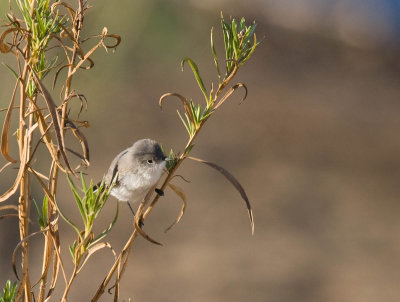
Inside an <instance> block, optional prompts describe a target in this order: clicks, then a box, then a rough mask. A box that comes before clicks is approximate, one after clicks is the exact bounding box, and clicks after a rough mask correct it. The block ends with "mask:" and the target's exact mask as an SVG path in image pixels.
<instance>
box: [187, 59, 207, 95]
mask: <svg viewBox="0 0 400 302" xmlns="http://www.w3.org/2000/svg"><path fill="white" fill-rule="evenodd" d="M185 62H188V63H189V66H190V68H191V69H192V71H193V74H194V76H195V78H196V81H197V84H198V85H199V87H200V89H201V91H202V92H203V95H204V98H205V99H206V102H208V97H207V91H206V88H205V86H204V83H203V80H202V79H201V76H200V73H199V68H198V67H197V65H196V63H195V62H194V61H193V60H192V59H190V58H185V59H183V60H182V62H181V68H182V71H183V67H184V65H185Z"/></svg>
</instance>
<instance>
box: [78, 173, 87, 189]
mask: <svg viewBox="0 0 400 302" xmlns="http://www.w3.org/2000/svg"><path fill="white" fill-rule="evenodd" d="M80 174H81V182H82V190H83V191H84V192H86V191H87V190H88V189H87V187H86V182H85V179H84V178H83V173H82V172H81V173H80Z"/></svg>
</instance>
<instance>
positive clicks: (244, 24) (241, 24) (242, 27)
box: [240, 17, 246, 31]
mask: <svg viewBox="0 0 400 302" xmlns="http://www.w3.org/2000/svg"><path fill="white" fill-rule="evenodd" d="M245 27H246V20H245V19H244V17H242V19H241V20H240V31H242V30H243V29H245Z"/></svg>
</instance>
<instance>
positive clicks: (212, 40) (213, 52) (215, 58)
mask: <svg viewBox="0 0 400 302" xmlns="http://www.w3.org/2000/svg"><path fill="white" fill-rule="evenodd" d="M213 31H214V28H213V27H211V52H212V54H213V57H214V63H215V67H216V68H217V72H218V81H219V82H220V83H221V82H222V80H221V72H220V70H219V64H218V57H217V52H216V50H215V46H214V39H213ZM211 99H212V95H211V96H210V99H209V101H210V102H211Z"/></svg>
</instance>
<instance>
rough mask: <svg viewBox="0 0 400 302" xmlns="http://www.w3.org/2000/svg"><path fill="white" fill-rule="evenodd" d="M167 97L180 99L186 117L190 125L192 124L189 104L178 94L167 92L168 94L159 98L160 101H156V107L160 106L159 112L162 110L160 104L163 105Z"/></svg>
mask: <svg viewBox="0 0 400 302" xmlns="http://www.w3.org/2000/svg"><path fill="white" fill-rule="evenodd" d="M169 96H176V97H177V98H178V99H180V101H181V102H182V105H183V108H184V109H185V112H186V114H187V115H188V117H189V119H190V121H191V122H192V123H194V117H193V114H192V110H190V104H189V102H188V100H187V99H186V98H185V97H184V96H182V95H180V94H179V93H172V92H169V93H165V94H163V95H162V96H161V97H160V100H159V101H158V105H159V106H160V108H161V110H162V104H163V101H164V99H165V98H166V97H169Z"/></svg>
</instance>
